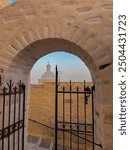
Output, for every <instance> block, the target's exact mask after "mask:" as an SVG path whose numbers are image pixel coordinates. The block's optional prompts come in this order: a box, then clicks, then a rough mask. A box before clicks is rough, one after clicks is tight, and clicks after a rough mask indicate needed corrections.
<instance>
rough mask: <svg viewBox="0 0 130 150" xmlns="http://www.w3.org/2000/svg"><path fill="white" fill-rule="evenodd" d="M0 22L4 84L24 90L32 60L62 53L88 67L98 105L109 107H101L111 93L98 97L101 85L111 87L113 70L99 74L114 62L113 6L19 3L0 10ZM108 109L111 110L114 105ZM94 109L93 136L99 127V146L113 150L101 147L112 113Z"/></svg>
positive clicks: (63, 0)
mask: <svg viewBox="0 0 130 150" xmlns="http://www.w3.org/2000/svg"><path fill="white" fill-rule="evenodd" d="M6 6H7V5H6ZM0 21H1V23H0V56H2V57H1V58H0V66H1V67H3V68H4V75H5V80H9V79H13V80H15V81H16V82H17V80H19V78H20V79H21V80H23V81H24V82H25V83H26V84H27V85H28V78H29V73H30V70H31V68H32V66H33V64H34V63H35V62H36V60H38V59H39V58H40V57H42V56H44V55H46V54H48V53H51V52H55V51H61V50H62V51H63V50H64V51H66V52H70V53H73V54H75V55H77V56H78V57H80V58H81V60H83V61H84V63H85V64H86V65H87V66H88V67H89V69H90V72H91V74H92V78H93V81H94V82H95V84H96V85H98V88H99V89H100V90H98V93H97V94H96V97H95V99H96V102H97V103H99V104H101V105H107V104H108V103H103V100H104V98H105V97H106V96H108V97H109V99H110V101H112V93H110V94H109V93H108V94H107V93H106V92H105V91H104V93H103V92H102V90H103V85H105V86H106V85H111V84H112V66H110V67H108V68H106V69H104V70H102V71H99V69H98V68H99V66H100V65H102V64H105V63H109V62H112V27H113V26H112V0H109V2H108V0H105V1H103V0H99V1H94V2H92V1H89V0H80V1H78V0H57V1H54V0H44V1H43V0H38V1H36V0H29V1H26V0H18V2H17V3H15V4H14V5H12V6H11V7H6V8H5V9H3V10H1V12H0ZM107 88H108V89H107V90H112V89H109V88H111V87H107ZM27 90H28V88H27ZM104 90H106V89H104ZM28 100H29V98H28ZM96 102H95V103H96ZM110 105H111V107H112V102H111V103H110ZM95 109H96V111H97V112H98V113H99V117H98V115H96V116H97V119H96V126H97V129H96V130H97V136H98V133H99V132H98V127H99V126H101V127H102V128H103V129H102V130H101V129H100V132H102V134H101V135H102V137H100V136H99V141H100V140H102V143H103V145H104V150H111V148H112V142H108V143H107V142H106V141H104V139H105V138H104V137H106V136H107V133H105V132H104V131H105V130H107V128H106V126H103V124H104V123H105V124H106V123H107V124H111V121H110V118H111V113H106V112H104V113H103V112H102V109H101V108H100V107H99V105H95ZM103 115H105V116H103ZM108 118H109V119H108ZM107 119H108V120H109V121H108V120H107ZM98 120H100V121H98ZM104 121H105V122H104ZM99 134H100V133H99Z"/></svg>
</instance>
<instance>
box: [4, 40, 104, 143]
mask: <svg viewBox="0 0 130 150" xmlns="http://www.w3.org/2000/svg"><path fill="white" fill-rule="evenodd" d="M58 51H59V52H60V51H64V52H68V53H72V54H74V55H76V56H78V57H79V58H80V59H81V60H82V61H83V62H84V63H85V65H86V66H87V67H88V68H89V71H90V73H91V76H92V81H93V83H94V84H95V85H96V91H95V94H94V99H95V101H94V103H95V108H94V109H95V113H97V114H98V115H97V117H96V119H95V123H96V127H95V131H94V133H95V139H96V141H97V142H98V143H101V142H102V138H101V136H102V135H103V131H102V129H101V126H102V118H101V117H100V118H99V114H101V112H102V110H101V109H100V107H99V106H100V99H99V98H101V94H102V93H101V92H100V86H101V84H98V82H100V80H102V79H100V75H99V69H98V67H97V66H96V64H95V62H94V60H93V59H92V57H91V55H90V54H89V53H88V52H87V50H84V49H83V48H82V47H80V46H78V45H76V44H75V43H73V42H71V41H68V40H65V39H58V38H48V39H43V40H38V41H36V42H33V43H31V44H30V45H28V46H27V47H25V48H24V49H22V50H21V51H19V52H18V54H17V55H16V56H15V57H14V59H13V60H12V61H11V64H10V66H9V68H8V70H7V72H6V76H5V81H7V82H8V81H9V80H13V81H14V82H16V83H17V81H19V80H22V81H23V82H24V83H25V85H26V114H25V116H26V121H25V143H26V141H27V140H26V138H27V135H28V134H27V126H28V108H29V99H30V89H29V84H30V82H29V79H30V71H31V69H32V67H33V65H34V64H35V63H36V61H37V60H38V59H39V58H41V57H42V56H45V55H47V54H49V53H51V52H58ZM99 120H101V121H99ZM99 135H101V136H99Z"/></svg>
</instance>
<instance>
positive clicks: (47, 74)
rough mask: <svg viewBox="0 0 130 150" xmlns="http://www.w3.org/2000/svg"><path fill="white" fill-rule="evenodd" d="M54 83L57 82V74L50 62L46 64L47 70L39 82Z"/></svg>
mask: <svg viewBox="0 0 130 150" xmlns="http://www.w3.org/2000/svg"><path fill="white" fill-rule="evenodd" d="M48 82H49V83H54V82H55V75H54V73H53V72H52V71H51V65H50V64H49V63H48V64H47V66H46V72H44V73H43V75H42V76H41V79H39V80H38V83H39V84H45V83H48Z"/></svg>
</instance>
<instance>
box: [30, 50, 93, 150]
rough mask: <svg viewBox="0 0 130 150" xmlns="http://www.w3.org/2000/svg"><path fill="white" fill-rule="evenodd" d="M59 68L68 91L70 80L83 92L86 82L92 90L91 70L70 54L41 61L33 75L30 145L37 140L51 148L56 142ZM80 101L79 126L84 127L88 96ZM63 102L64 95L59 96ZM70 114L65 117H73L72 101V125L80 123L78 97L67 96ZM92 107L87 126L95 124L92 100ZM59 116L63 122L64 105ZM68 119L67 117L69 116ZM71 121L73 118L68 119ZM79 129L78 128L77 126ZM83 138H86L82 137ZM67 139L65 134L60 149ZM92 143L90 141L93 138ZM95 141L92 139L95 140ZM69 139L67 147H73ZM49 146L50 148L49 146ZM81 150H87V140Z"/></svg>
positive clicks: (74, 144)
mask: <svg viewBox="0 0 130 150" xmlns="http://www.w3.org/2000/svg"><path fill="white" fill-rule="evenodd" d="M56 65H57V67H58V68H59V70H60V72H59V73H60V76H59V77H58V78H59V84H62V86H64V87H66V86H68V85H69V83H70V80H71V82H72V84H73V88H74V86H75V88H76V87H79V89H81V88H83V86H84V80H86V82H87V83H86V84H87V86H89V87H92V85H93V83H92V79H91V74H90V72H89V69H88V68H87V67H86V65H85V64H84V62H83V61H81V59H80V58H78V57H77V56H75V55H73V54H70V53H66V52H53V53H50V54H48V55H46V56H44V57H42V58H40V59H39V60H38V61H37V62H36V63H35V64H34V66H33V68H32V70H31V73H30V104H29V118H28V119H29V125H28V134H29V136H28V139H29V143H31V142H33V139H34V138H36V139H37V140H36V141H38V140H40V139H42V140H41V143H42V144H40V145H41V146H42V147H43V148H45V147H46V145H48V147H49V145H51V143H54V142H55V141H54V139H55V130H54V129H55V91H56V89H55V84H56V83H55V67H56ZM79 100H80V101H82V104H80V107H79V118H80V121H79V123H80V124H82V123H84V120H85V118H84V117H85V116H84V111H83V110H82V109H83V107H84V104H83V102H84V95H80V96H79ZM59 101H62V94H60V95H59ZM64 101H65V103H66V110H65V113H68V114H69V115H70V113H69V103H70V101H72V103H73V104H72V110H73V112H72V115H73V118H72V120H71V121H72V122H73V123H74V122H75V123H76V122H77V121H76V119H77V118H76V116H75V115H74V113H75V114H76V111H77V110H76V106H75V105H76V96H74V95H73V96H72V97H71V99H70V95H69V94H66V96H65V100H64ZM88 101H89V102H88V105H86V114H87V115H86V122H87V124H92V117H91V116H92V102H91V97H90V98H89V100H88ZM59 108H60V111H59V116H60V118H61V119H63V118H62V115H63V114H62V112H63V103H62V104H60V106H59ZM65 116H66V114H65ZM67 119H68V121H69V119H70V118H69V116H67ZM75 126H76V125H75ZM82 136H83V135H82ZM66 137H69V133H68V134H66ZM62 138H63V135H62V132H61V133H60V134H59V136H58V140H59V145H58V146H61V147H62V146H63V145H62V140H61V139H62ZM89 139H90V137H89ZM91 139H92V138H91ZM72 141H73V147H74V146H75V148H76V143H77V136H73V138H72ZM69 142H70V140H69V138H68V140H65V141H64V145H65V146H66V147H67V146H68V147H69ZM45 143H46V144H45ZM79 145H80V149H81V148H83V147H84V142H83V140H80V142H79Z"/></svg>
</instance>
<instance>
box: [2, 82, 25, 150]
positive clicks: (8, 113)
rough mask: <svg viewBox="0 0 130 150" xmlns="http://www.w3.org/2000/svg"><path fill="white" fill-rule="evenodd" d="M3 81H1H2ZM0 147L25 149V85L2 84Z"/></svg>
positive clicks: (3, 149)
mask: <svg viewBox="0 0 130 150" xmlns="http://www.w3.org/2000/svg"><path fill="white" fill-rule="evenodd" d="M0 82H1V81H0ZM0 112H1V114H0V149H1V150H24V120H25V85H24V84H23V83H22V82H21V81H20V82H19V83H18V84H17V85H16V86H15V85H14V83H13V82H12V81H11V80H10V82H9V83H7V85H5V86H4V85H2V83H1V85H0Z"/></svg>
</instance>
